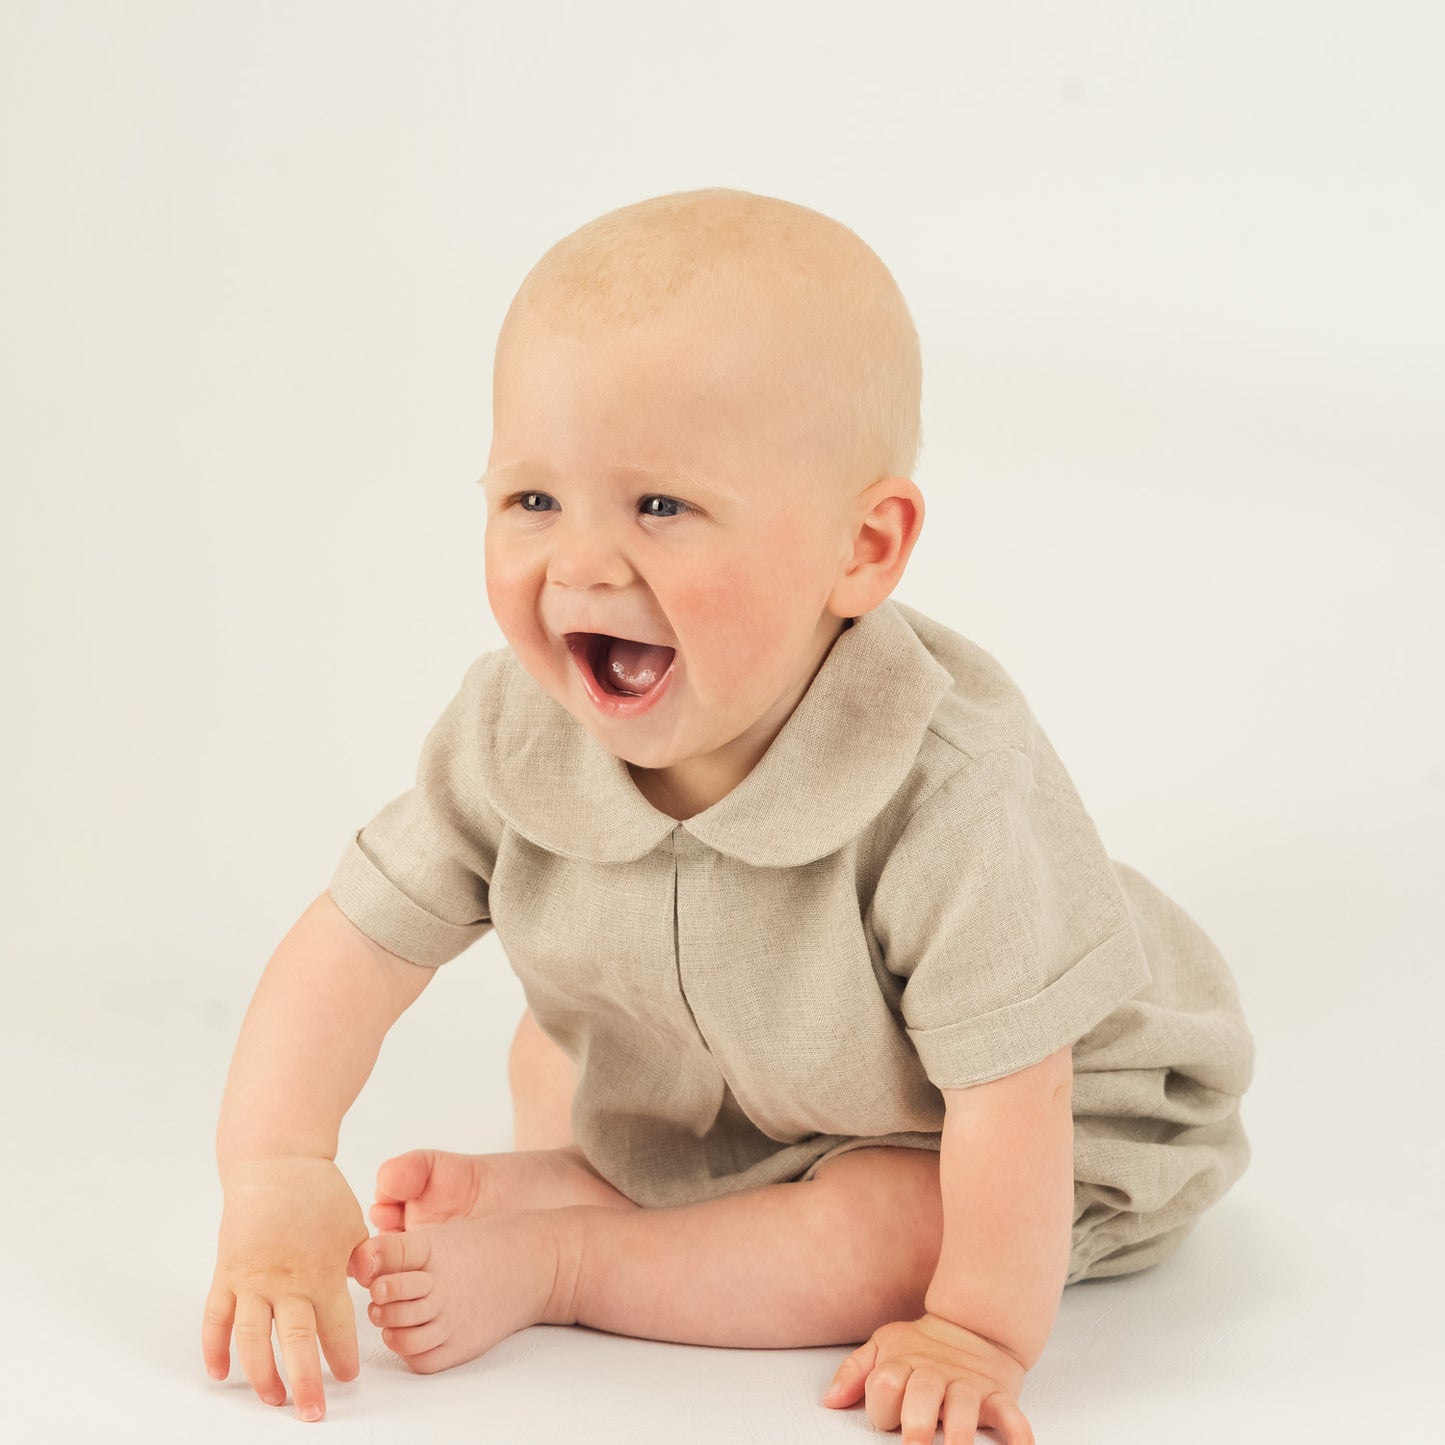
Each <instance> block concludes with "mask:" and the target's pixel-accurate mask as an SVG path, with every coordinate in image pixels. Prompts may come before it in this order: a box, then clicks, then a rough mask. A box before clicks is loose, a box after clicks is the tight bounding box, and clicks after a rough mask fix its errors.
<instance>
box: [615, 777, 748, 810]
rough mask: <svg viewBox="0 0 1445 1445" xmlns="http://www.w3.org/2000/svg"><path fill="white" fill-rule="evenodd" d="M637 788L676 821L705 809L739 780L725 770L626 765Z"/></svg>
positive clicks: (728, 791) (730, 789) (649, 800)
mask: <svg viewBox="0 0 1445 1445" xmlns="http://www.w3.org/2000/svg"><path fill="white" fill-rule="evenodd" d="M627 771H628V772H629V773H631V774H632V781H633V782H634V783H636V784H637V790H638V792H640V793H641V794H642V796H643V797H644V798H646V799H647V801H648V802H649V803H651V804H652V806H653V807H654V808H656V809H657V811H658V812H659V813H666V814H667V816H668V817H669V818H676V819H677V821H678V822H679V823H681V822H684V821H686V820H687V819H688V818H693V817H696V816H697V814H699V813H702V812H705V811H706V810H707V809H708V808H710V807H712V805H713V804H714V803H716V802H717V801H718V800H719V799H721V798H724V797H726V796H727V794H728V793H730V792H731V791H732V790H733V788H734V787H736V786H737V784H738V783H739V782H741V781H742V780H741V779H740V778H738V779H732V778H731V776H730V774H727V773H714V772H713V771H712V770H711V769H709V770H707V771H702V770H698V771H693V772H689V771H687V770H686V769H684V768H651V769H649V768H639V767H637V766H636V765H635V764H633V763H629V764H628V765H627Z"/></svg>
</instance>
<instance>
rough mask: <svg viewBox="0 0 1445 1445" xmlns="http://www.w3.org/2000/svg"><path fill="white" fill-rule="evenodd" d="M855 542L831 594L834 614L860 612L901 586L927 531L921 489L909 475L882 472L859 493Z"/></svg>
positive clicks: (856, 509) (845, 614) (847, 615)
mask: <svg viewBox="0 0 1445 1445" xmlns="http://www.w3.org/2000/svg"><path fill="white" fill-rule="evenodd" d="M853 517H854V520H853V545H852V551H851V553H850V555H849V556H848V557H847V558H846V559H845V560H844V562H843V565H842V566H841V567H840V568H839V570H838V577H837V580H836V581H835V582H834V584H833V590H832V591H831V592H830V593H829V594H828V610H829V611H830V612H832V613H833V615H834V616H836V617H861V616H862V615H863V614H864V613H865V612H870V611H872V609H873V608H875V607H877V606H878V604H879V603H880V602H882V601H884V600H885V599H886V598H887V597H888V595H889V593H891V592H892V591H893V589H894V588H895V587H896V586H897V585H898V580H899V578H901V577H902V576H903V569H904V568H905V567H906V566H907V565H908V557H909V554H910V553H911V552H912V551H913V545H914V543H915V542H917V541H918V534H919V533H920V532H921V531H922V530H923V493H922V492H920V491H919V490H918V488H917V486H916V485H915V484H914V483H913V482H911V481H909V479H908V478H907V477H884V478H882V479H881V480H880V481H876V482H874V483H873V484H872V486H870V487H868V488H866V489H865V490H864V491H863V492H862V493H861V495H860V496H859V497H858V500H857V503H856V505H855V509H854V513H853Z"/></svg>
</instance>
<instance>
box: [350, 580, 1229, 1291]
mask: <svg viewBox="0 0 1445 1445" xmlns="http://www.w3.org/2000/svg"><path fill="white" fill-rule="evenodd" d="M330 891H331V895H332V897H333V898H334V899H335V901H336V903H337V905H338V906H339V907H340V908H341V910H342V911H343V912H344V913H345V914H346V915H347V916H348V917H349V918H350V919H351V920H352V921H353V922H354V923H355V924H356V925H357V927H359V928H360V929H362V930H363V932H365V933H367V934H368V935H370V936H371V937H372V938H374V939H375V940H376V941H377V942H379V943H380V944H382V945H383V946H384V947H386V948H387V949H389V950H390V951H391V952H393V953H395V954H398V955H400V956H401V957H402V958H405V959H408V960H410V961H412V962H414V963H418V964H421V965H424V966H429V967H430V966H435V965H438V964H442V963H445V962H447V961H448V960H449V959H452V958H455V957H456V956H457V955H458V954H459V953H461V952H462V951H463V950H464V949H465V948H467V947H468V945H470V944H471V943H473V942H475V941H476V940H477V939H478V938H480V937H481V936H482V935H483V934H484V933H485V932H487V930H488V929H490V928H493V927H495V929H496V930H497V934H498V937H499V939H500V941H501V943H502V946H503V948H504V949H505V951H506V954H507V957H508V959H509V960H510V962H511V965H512V967H513V968H514V969H515V971H516V973H517V975H518V977H519V978H520V979H521V982H522V986H523V989H524V990H525V993H526V996H527V1001H528V1004H529V1005H530V1007H531V1009H532V1012H533V1014H534V1015H535V1017H536V1020H537V1022H538V1024H539V1025H540V1026H541V1028H542V1029H543V1031H544V1032H545V1033H547V1034H548V1035H549V1036H550V1037H551V1038H553V1039H554V1040H556V1042H557V1043H558V1044H559V1045H560V1046H561V1047H562V1049H563V1050H564V1051H565V1052H566V1053H567V1054H568V1056H569V1057H570V1058H571V1059H572V1060H573V1062H574V1064H575V1065H576V1067H577V1071H578V1084H577V1091H576V1095H575V1098H574V1101H573V1106H572V1127H573V1131H574V1134H575V1137H576V1139H577V1142H578V1144H579V1145H580V1146H581V1147H582V1149H583V1150H584V1152H585V1153H586V1155H587V1157H588V1158H589V1159H590V1160H591V1162H592V1164H593V1165H594V1166H595V1167H596V1168H597V1170H598V1172H599V1173H601V1174H602V1175H603V1176H604V1177H605V1178H607V1179H608V1180H610V1181H611V1182H612V1183H613V1184H614V1185H615V1186H616V1187H617V1188H618V1189H620V1190H621V1191H622V1192H623V1193H624V1194H626V1195H628V1196H629V1198H631V1199H633V1200H635V1201H636V1202H637V1203H639V1204H642V1205H645V1206H649V1207H652V1206H662V1205H676V1204H684V1203H690V1202H693V1201H697V1200H702V1199H707V1198H712V1197H715V1196H718V1195H721V1194H726V1193H730V1192H732V1191H734V1190H739V1189H748V1188H753V1187H755V1186H758V1185H763V1184H771V1183H777V1182H781V1181H785V1180H797V1179H809V1178H812V1177H813V1175H814V1173H815V1172H816V1171H817V1168H818V1166H819V1165H820V1164H821V1163H822V1162H823V1161H824V1160H827V1159H829V1158H832V1157H833V1156H835V1155H837V1154H839V1153H842V1152H844V1151H845V1150H848V1149H853V1148H859V1147H862V1146H866V1145H870V1144H893V1145H900V1146H906V1147H912V1148H924V1149H937V1148H938V1147H939V1141H940V1131H941V1130H942V1127H943V1118H944V1105H943V1096H942V1094H941V1093H940V1092H939V1090H940V1089H941V1088H965V1087H968V1086H970V1085H974V1084H981V1083H984V1082H986V1081H988V1080H990V1079H997V1078H1000V1077H1002V1076H1003V1075H1005V1074H1010V1073H1014V1072H1016V1071H1017V1070H1019V1069H1023V1068H1025V1067H1027V1066H1028V1065H1030V1064H1033V1063H1037V1062H1038V1061H1039V1060H1040V1059H1042V1058H1044V1057H1045V1056H1047V1055H1048V1054H1050V1053H1052V1052H1054V1051H1055V1050H1056V1049H1059V1048H1061V1047H1063V1046H1065V1045H1071V1046H1072V1049H1073V1060H1074V1070H1075V1078H1074V1089H1073V1109H1074V1116H1075V1148H1074V1154H1075V1171H1074V1172H1075V1208H1074V1224H1073V1240H1072V1251H1071V1256H1070V1262H1069V1275H1068V1279H1069V1282H1070V1283H1073V1282H1075V1281H1077V1280H1080V1279H1083V1278H1088V1277H1098V1276H1103V1275H1110V1274H1124V1273H1128V1272H1130V1271H1133V1270H1137V1269H1142V1268H1145V1267H1146V1266H1147V1265H1150V1264H1153V1263H1155V1262H1157V1261H1158V1260H1160V1259H1162V1258H1164V1257H1165V1256H1166V1255H1167V1254H1169V1253H1171V1252H1172V1251H1173V1249H1174V1248H1175V1247H1176V1246H1177V1245H1178V1244H1179V1242H1180V1241H1181V1240H1182V1239H1183V1238H1184V1236H1185V1235H1186V1234H1187V1233H1188V1232H1189V1230H1190V1229H1191V1228H1192V1227H1193V1226H1194V1224H1195V1223H1196V1221H1197V1220H1198V1218H1199V1215H1200V1213H1201V1212H1202V1210H1203V1209H1204V1208H1206V1207H1207V1206H1208V1205H1209V1204H1210V1203H1212V1202H1213V1201H1214V1200H1216V1199H1218V1198H1219V1197H1220V1196H1221V1195H1222V1194H1223V1193H1224V1192H1225V1190H1227V1189H1228V1188H1229V1186H1230V1185H1231V1184H1232V1183H1233V1182H1234V1181H1235V1179H1237V1178H1238V1176H1239V1175H1240V1173H1241V1172H1242V1171H1243V1169H1244V1167H1245V1165H1246V1164H1247V1162H1248V1160H1249V1146H1248V1144H1247V1142H1246V1139H1245V1135H1244V1132H1243V1129H1242V1127H1241V1124H1240V1119H1239V1099H1240V1096H1241V1095H1242V1094H1243V1093H1244V1090H1245V1088H1246V1087H1247V1085H1248V1083H1249V1081H1250V1077H1251V1074H1252V1071H1253V1057H1254V1051H1253V1043H1252V1040H1251V1038H1250V1035H1249V1032H1248V1030H1247V1028H1246V1026H1245V1022H1244V1019H1243V1016H1242V1014H1241V1011H1240V1007H1239V1000H1238V996H1237V993H1236V990H1235V986H1234V983H1233V980H1232V978H1231V977H1230V974H1229V970H1228V968H1227V967H1226V965H1225V962H1224V960H1223V958H1222V957H1221V956H1220V954H1219V952H1218V951H1217V949H1216V948H1215V947H1214V945H1213V944H1212V943H1211V942H1210V941H1209V939H1208V938H1207V937H1206V936H1205V934H1204V933H1203V932H1202V931H1201V930H1200V928H1199V927H1198V925H1196V924H1195V923H1194V922H1193V920H1192V919H1190V918H1189V916H1188V915H1187V914H1186V913H1185V912H1184V911H1183V910H1182V909H1181V908H1180V907H1179V906H1178V905H1177V904H1175V903H1173V902H1172V901H1171V900H1170V899H1168V898H1167V897H1166V896H1165V895H1164V894H1162V893H1161V892H1160V891H1159V890H1158V889H1157V888H1155V887H1154V886H1153V884H1151V883H1150V882H1148V880H1146V879H1145V878H1144V877H1143V876H1142V875H1141V874H1139V873H1137V872H1135V871H1134V870H1133V869H1131V868H1129V867H1127V866H1126V865H1124V864H1122V863H1118V862H1115V861H1113V860H1111V859H1110V858H1109V857H1108V856H1107V855H1106V853H1105V851H1104V848H1103V845H1102V844H1101V842H1100V839H1099V836H1098V833H1097V831H1096V830H1095V827H1094V824H1093V821H1092V820H1091V819H1090V817H1089V815H1088V813H1087V812H1085V810H1084V807H1083V804H1082V803H1081V802H1080V800H1079V797H1078V795H1077V793H1076V792H1075V790H1074V787H1073V784H1072V782H1071V781H1070V779H1069V776H1068V774H1067V773H1066V772H1065V771H1064V768H1063V766H1062V764H1061V763H1060V762H1059V760H1058V758H1057V757H1056V756H1055V754H1054V751H1053V749H1052V747H1051V746H1050V744H1049V742H1048V740H1047V738H1046V737H1045V735H1044V733H1043V731H1042V730H1041V729H1040V727H1039V725H1038V723H1037V722H1036V721H1035V720H1034V717H1033V714H1032V713H1031V711H1030V710H1029V707H1028V705H1027V703H1026V702H1025V701H1024V699H1023V696H1022V695H1021V694H1020V692H1019V690H1018V689H1017V687H1016V686H1015V685H1014V684H1013V682H1012V681H1011V680H1010V678H1009V677H1008V676H1007V675H1006V673H1005V672H1004V671H1003V669H1002V668H1001V667H1000V665H999V664H998V663H997V662H996V661H995V660H994V659H993V658H992V657H991V656H990V655H989V654H988V653H986V652H984V651H983V650H982V649H981V648H979V647H978V646H976V645H975V644H974V643H972V642H970V641H968V640H967V639H966V638H964V637H962V636H960V635H959V634H957V633H955V632H952V631H950V630H949V629H948V628H946V627H943V626H941V625H940V624H939V623H936V622H933V621H931V620H929V619H928V618H926V617H924V616H923V615H922V614H921V613H918V612H916V611H914V610H913V609H912V608H909V607H905V606H904V605H902V604H901V603H897V602H891V601H890V602H885V603H884V604H883V605H882V606H880V607H877V608H875V609H874V610H873V611H872V612H869V613H867V614H865V615H864V616H863V617H861V618H858V619H856V620H855V622H854V624H853V626H851V627H850V628H848V629H846V630H845V631H844V632H843V633H842V634H841V635H840V636H839V638H838V639H837V641H836V642H835V643H834V644H833V647H832V649H831V651H830V652H829V654H828V656H827V658H826V659H825V661H824V663H823V665H822V667H821V668H820V669H819V671H818V674H817V676H816V677H815V678H814V680H813V683H812V685H811V687H810V688H809V690H808V692H807V693H806V694H805V696H804V697H803V699H802V701H801V702H800V703H799V704H798V706H797V708H796V709H795V710H794V711H793V714H792V716H791V717H790V718H789V719H788V721H787V722H786V724H785V725H784V726H783V729H782V731H781V732H780V733H779V734H778V736H777V738H776V739H775V740H774V742H773V744H772V746H771V747H770V748H769V749H768V751H767V753H766V754H765V755H764V756H763V758H762V759H761V760H760V761H759V762H758V764H757V766H756V767H755V768H754V769H753V771H752V772H751V773H750V774H749V775H748V776H747V777H746V778H745V779H744V780H743V781H742V782H741V783H739V784H738V786H737V787H736V788H734V789H733V790H732V792H730V793H728V794H727V796H726V797H724V798H722V799H721V800H720V801H719V802H717V803H715V804H714V805H713V806H712V807H710V808H708V809H706V810H705V811H704V812H701V813H698V814H697V815H696V816H694V817H692V818H688V819H687V820H686V821H683V822H678V821H677V820H676V819H673V818H671V817H669V816H667V815H666V814H664V813H662V812H659V811H658V810H657V809H655V808H654V807H653V806H652V805H651V804H650V803H649V802H648V801H647V800H646V799H645V798H644V796H643V795H642V793H641V792H640V791H639V790H638V788H637V786H636V785H635V783H634V782H633V780H632V778H631V775H630V774H629V772H628V770H627V766H626V764H625V763H624V762H622V761H621V760H620V759H618V758H616V757H615V756H613V755H612V754H610V753H608V752H607V751H606V750H605V749H604V748H603V747H602V745H601V744H600V743H598V742H597V741H596V740H595V739H594V738H593V737H592V736H591V734H590V733H588V732H587V730H586V729H585V728H584V727H583V726H582V725H581V724H580V723H579V722H578V721H577V720H576V719H575V718H573V717H572V716H571V715H570V714H569V713H568V712H567V711H566V710H565V709H564V708H562V707H561V706H559V705H558V704H557V703H556V702H555V701H554V700H553V699H552V698H550V697H549V696H548V695H547V694H546V693H545V692H544V691H543V690H542V689H541V688H540V687H539V686H538V685H537V683H536V682H534V681H533V679H532V678H531V677H530V676H529V675H528V674H527V672H526V671H525V670H524V669H523V668H522V666H521V665H520V663H518V662H517V660H516V658H515V657H514V655H513V654H512V653H511V651H510V650H509V649H501V650H499V651H495V652H489V653H485V654H483V655H482V656H480V657H478V658H477V659H476V660H475V661H474V662H473V663H472V664H471V666H470V667H469V668H468V669H467V672H466V675H465V677H464V678H463V680H462V684H461V688H460V690H459V691H458V692H457V694H456V696H455V697H454V698H453V700H452V701H451V703H450V704H449V705H448V706H447V708H446V710H445V712H444V713H443V714H442V716H441V718H440V720H439V721H438V722H437V723H436V724H435V726H434V727H433V728H432V729H431V731H430V732H429V733H428V735H427V737H426V740H425V743H424V745H423V747H422V752H421V760H420V764H419V766H418V769H417V780H416V785H415V786H414V787H413V788H411V789H410V790H409V791H407V792H405V793H403V794H402V795H401V796H400V797H397V798H395V799H394V800H393V801H392V802H390V803H388V804H387V805H386V806H385V807H384V808H382V809H381V811H380V812H379V813H378V814H377V815H376V817H375V818H373V819H372V820H371V822H369V823H368V824H367V825H366V826H365V827H364V828H362V829H360V830H359V831H358V832H357V833H356V834H355V835H354V837H353V838H352V840H351V841H350V842H349V843H348V844H347V846H346V848H345V851H344V853H343V854H342V857H341V859H340V862H339V863H338V865H337V868H336V871H335V875H334V876H333V878H332V880H331V883H330ZM978 1167H979V1168H980V1169H986V1168H987V1167H988V1161H987V1160H979V1161H978Z"/></svg>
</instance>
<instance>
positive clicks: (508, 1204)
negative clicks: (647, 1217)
mask: <svg viewBox="0 0 1445 1445" xmlns="http://www.w3.org/2000/svg"><path fill="white" fill-rule="evenodd" d="M569 1204H605V1205H612V1206H615V1207H622V1208H627V1209H632V1208H635V1207H636V1206H635V1205H634V1204H633V1203H632V1201H631V1200H630V1199H629V1198H628V1197H627V1196H626V1195H625V1194H623V1193H621V1192H620V1191H618V1190H616V1189H614V1188H613V1187H612V1186H611V1185H610V1184H609V1183H608V1182H607V1181H606V1180H605V1179H603V1178H602V1177H601V1176H600V1175H598V1174H595V1173H594V1172H593V1171H592V1170H591V1169H590V1168H588V1166H587V1163H586V1161H585V1159H584V1158H583V1156H582V1153H581V1151H580V1150H579V1149H578V1148H577V1147H576V1146H575V1145H569V1146H568V1147H566V1148H564V1149H527V1150H522V1151H521V1152H518V1153H513V1154H448V1153H447V1152H446V1151H445V1150H442V1149H413V1150H411V1152H410V1153H407V1154H398V1155H397V1157H396V1158H395V1159H388V1160H387V1161H386V1163H385V1164H383V1165H382V1166H381V1168H380V1169H378V1170H377V1173H376V1203H375V1204H373V1205H372V1206H371V1222H372V1223H373V1224H374V1225H375V1226H376V1227H377V1228H378V1229H379V1230H381V1231H382V1232H383V1233H387V1234H390V1233H394V1232H395V1231H397V1230H400V1229H416V1228H417V1227H418V1226H421V1225H428V1224H445V1223H447V1222H449V1221H451V1220H454V1219H481V1218H483V1217H485V1216H487V1215H491V1214H497V1213H499V1212H501V1211H503V1210H519V1209H560V1208H563V1207H564V1206H566V1205H569Z"/></svg>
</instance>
